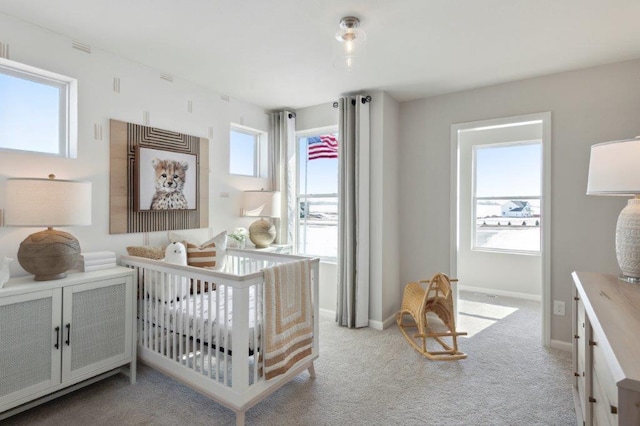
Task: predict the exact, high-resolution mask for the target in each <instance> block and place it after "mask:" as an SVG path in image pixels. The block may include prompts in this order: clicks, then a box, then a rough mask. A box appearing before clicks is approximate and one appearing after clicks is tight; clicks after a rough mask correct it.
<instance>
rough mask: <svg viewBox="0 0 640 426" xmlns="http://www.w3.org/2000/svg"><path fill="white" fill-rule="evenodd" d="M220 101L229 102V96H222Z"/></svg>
mask: <svg viewBox="0 0 640 426" xmlns="http://www.w3.org/2000/svg"><path fill="white" fill-rule="evenodd" d="M220 99H222V100H223V101H226V102H229V95H220Z"/></svg>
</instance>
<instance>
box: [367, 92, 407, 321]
mask: <svg viewBox="0 0 640 426" xmlns="http://www.w3.org/2000/svg"><path fill="white" fill-rule="evenodd" d="M371 97H372V101H371V109H370V116H371V167H370V174H371V180H370V191H371V198H370V202H371V204H370V226H371V231H370V236H369V238H370V243H371V247H370V267H369V269H370V273H369V275H370V290H369V291H370V294H369V298H370V299H369V322H370V324H371V325H372V326H373V327H375V328H382V326H388V325H389V324H391V323H392V321H393V318H394V315H395V313H396V312H397V311H398V309H400V301H401V297H402V288H403V287H404V286H403V285H401V281H400V265H399V260H400V250H399V247H400V236H399V227H400V225H399V220H398V212H399V210H401V206H400V204H399V202H398V188H399V184H398V177H399V173H400V163H399V155H400V153H399V149H398V147H399V145H400V128H399V123H400V104H399V103H398V102H397V101H396V100H395V99H393V98H392V97H391V96H389V94H387V93H385V92H375V93H372V94H371Z"/></svg>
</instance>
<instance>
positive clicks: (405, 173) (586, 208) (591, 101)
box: [399, 60, 640, 342]
mask: <svg viewBox="0 0 640 426" xmlns="http://www.w3.org/2000/svg"><path fill="white" fill-rule="evenodd" d="M639 76H640V61H638V60H636V61H630V62H623V63H618V64H612V65H607V66H601V67H595V68H589V69H585V70H579V71H573V72H565V73H560V74H555V75H550V76H546V77H540V78H534V79H528V80H522V81H518V82H513V83H507V84H501V85H497V86H492V87H486V88H481V89H476V90H469V91H465V92H460V93H455V94H450V95H446V96H439V97H433V98H428V99H421V100H417V101H413V102H407V103H403V104H401V106H400V112H401V116H400V129H401V130H400V132H401V138H400V164H402V168H401V170H400V204H401V206H402V208H401V209H400V211H399V214H400V223H401V224H402V226H401V227H400V235H401V240H402V245H401V247H400V277H401V281H403V282H404V281H407V280H409V279H411V278H413V277H415V276H425V275H427V274H429V273H433V272H434V271H445V272H448V270H449V249H450V242H449V229H450V220H452V219H453V217H454V216H453V214H452V212H451V211H450V208H449V206H450V203H449V194H450V188H449V185H450V179H449V176H450V170H449V166H450V161H449V154H450V146H449V143H450V142H449V141H450V128H451V125H452V124H454V123H464V122H471V121H477V120H484V119H490V118H499V117H509V116H514V115H523V114H528V113H536V112H544V111H551V113H552V118H551V120H552V142H551V219H552V228H551V283H550V284H551V299H552V300H562V301H565V302H566V304H567V307H570V306H571V304H570V302H571V287H572V282H571V277H570V273H571V272H572V271H573V270H583V271H598V272H607V273H617V271H618V266H617V262H616V258H615V244H614V240H615V224H616V218H617V216H618V214H619V212H620V210H621V209H622V208H623V207H624V205H625V204H626V200H625V199H624V198H617V197H587V196H586V195H585V192H586V184H587V171H588V166H589V150H590V146H591V145H592V144H594V143H598V142H603V141H610V140H617V139H624V138H629V137H632V136H635V135H637V134H640V133H639V132H640V121H639V120H638V117H639V116H640V84H639V82H640V77H639ZM569 313H570V309H568V310H567V314H569ZM551 338H552V340H560V341H565V342H569V341H570V340H571V321H570V315H566V316H564V317H562V316H552V318H551Z"/></svg>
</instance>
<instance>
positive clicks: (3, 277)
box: [0, 257, 13, 288]
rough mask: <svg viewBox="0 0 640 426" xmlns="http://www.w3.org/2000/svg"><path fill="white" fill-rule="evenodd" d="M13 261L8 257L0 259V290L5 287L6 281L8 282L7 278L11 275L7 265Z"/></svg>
mask: <svg viewBox="0 0 640 426" xmlns="http://www.w3.org/2000/svg"><path fill="white" fill-rule="evenodd" d="M12 261H13V259H11V258H10V257H5V258H3V259H0V288H2V286H4V285H5V283H6V282H7V281H9V277H10V276H11V274H10V273H9V263H11V262H12Z"/></svg>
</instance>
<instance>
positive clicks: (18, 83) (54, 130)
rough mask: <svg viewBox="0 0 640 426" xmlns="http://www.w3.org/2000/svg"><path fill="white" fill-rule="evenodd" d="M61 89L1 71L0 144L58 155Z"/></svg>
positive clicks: (6, 146) (1, 145)
mask: <svg viewBox="0 0 640 426" xmlns="http://www.w3.org/2000/svg"><path fill="white" fill-rule="evenodd" d="M59 96H60V89H59V88H58V87H55V86H49V85H46V84H42V83H37V82H34V81H30V80H24V79H21V78H17V77H13V76H9V75H6V74H0V122H1V123H4V124H3V125H2V126H0V147H3V148H10V149H20V150H24V151H39V152H47V153H52V154H57V153H58V151H59V127H58V126H59V114H60V110H59Z"/></svg>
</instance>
